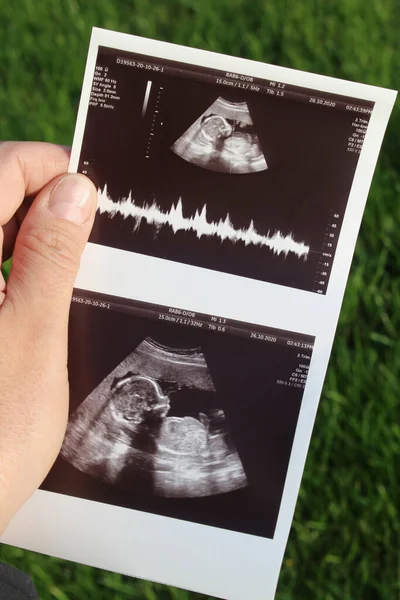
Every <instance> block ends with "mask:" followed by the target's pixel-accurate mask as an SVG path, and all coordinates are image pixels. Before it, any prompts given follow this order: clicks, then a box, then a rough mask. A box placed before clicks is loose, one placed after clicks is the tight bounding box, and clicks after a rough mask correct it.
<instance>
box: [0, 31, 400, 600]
mask: <svg viewBox="0 0 400 600" xmlns="http://www.w3.org/2000/svg"><path fill="white" fill-rule="evenodd" d="M395 97H396V93H395V92H393V91H392V90H386V89H383V88H376V87H372V86H368V85H363V84H358V83H354V82H349V81H343V80H339V79H334V78H330V77H326V76H323V75H317V74H312V73H306V72H300V71H295V70H291V69H288V68H283V67H278V66H273V65H268V64H263V63H257V62H254V61H249V60H244V59H240V58H235V57H229V56H223V55H219V54H215V53H211V52H205V51H202V50H197V49H194V48H183V47H180V46H177V45H173V44H167V43H165V42H158V41H155V40H149V39H144V38H137V37H135V36H130V35H127V34H119V33H115V32H110V31H105V30H100V29H94V30H93V33H92V39H91V43H90V47H89V53H88V59H87V64H86V72H85V76H84V83H83V88H82V96H81V101H80V106H79V112H78V118H77V124H76V130H75V136H74V142H73V146H72V151H71V161H70V168H69V171H70V172H80V173H83V174H85V175H87V176H88V177H89V178H90V179H92V181H93V182H94V183H95V185H96V187H97V190H98V206H97V212H96V218H95V223H94V227H93V231H92V233H91V236H90V239H89V243H88V244H87V245H86V248H85V250H84V253H83V255H82V260H81V267H80V270H79V273H78V276H77V279H76V281H75V289H74V294H73V298H72V304H71V312H70V327H69V354H68V372H69V383H70V408H69V415H68V425H67V428H66V435H65V439H64V443H63V445H62V448H61V451H60V455H59V457H58V458H57V460H56V462H55V464H54V466H53V468H52V470H51V471H50V473H49V474H48V476H47V478H46V479H45V481H44V482H43V485H42V487H41V489H40V490H38V492H37V493H36V494H34V496H33V497H32V498H31V500H30V501H29V502H28V503H27V504H26V505H25V506H24V507H23V509H22V510H21V511H20V512H19V513H18V515H17V517H16V518H15V519H14V521H13V522H12V523H11V525H10V527H9V528H8V530H7V531H6V533H5V535H4V538H3V540H4V541H5V543H10V544H13V545H19V546H22V547H24V548H28V549H31V550H35V551H39V552H43V553H45V554H50V555H55V556H59V557H61V558H66V559H68V560H74V561H78V562H81V563H83V564H87V565H92V566H95V567H98V568H101V569H107V570H109V571H116V572H119V573H122V574H124V575H129V576H133V577H141V578H144V579H149V580H153V581H157V582H160V583H166V584H169V585H173V586H176V587H180V588H184V589H188V590H192V591H195V592H199V593H201V594H205V595H206V597H209V598H227V599H229V600H247V599H248V598H249V599H251V600H273V598H274V596H275V591H276V587H277V584H278V577H279V572H280V567H281V564H282V560H283V557H284V552H285V548H286V544H287V540H288V536H289V533H290V527H291V523H292V519H293V515H294V511H295V506H296V500H297V496H298V493H299V488H300V484H301V478H302V473H303V469H304V465H305V462H306V458H307V452H308V448H309V444H310V440H311V434H312V429H313V425H314V421H315V418H316V413H317V408H318V403H319V399H320V396H321V392H322V388H323V384H324V378H325V373H326V370H327V367H328V362H329V358H330V353H331V349H332V344H333V340H334V336H335V329H336V325H337V322H338V318H339V314H340V308H341V303H342V299H343V295H344V291H345V287H346V282H347V277H348V273H349V270H350V266H351V261H352V256H353V253H354V248H355V244H356V240H357V235H358V231H359V227H360V225H361V220H362V214H363V210H364V206H365V202H366V200H367V196H368V191H369V186H370V184H371V180H372V176H373V172H374V168H375V165H376V162H377V160H378V155H379V149H380V146H381V143H382V140H383V136H384V132H385V128H386V125H387V122H388V119H389V116H390V113H391V110H392V107H393V104H394V101H395ZM367 283H368V282H367ZM331 401H332V400H331V398H330V397H329V395H326V396H325V397H324V402H331ZM311 443H312V442H311ZM326 477H330V473H327V474H326ZM310 501H311V502H312V499H310ZM311 508H312V507H311V506H310V509H311Z"/></svg>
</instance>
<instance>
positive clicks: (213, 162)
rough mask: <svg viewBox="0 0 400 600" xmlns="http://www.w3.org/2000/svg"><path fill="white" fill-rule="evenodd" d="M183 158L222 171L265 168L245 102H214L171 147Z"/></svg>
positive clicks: (245, 171)
mask: <svg viewBox="0 0 400 600" xmlns="http://www.w3.org/2000/svg"><path fill="white" fill-rule="evenodd" d="M171 150H172V151H173V152H175V153H176V154H177V155H178V156H180V157H181V158H183V159H184V160H186V161H188V162H191V163H193V164H195V165H197V166H199V167H203V168H205V169H210V170H211V171H220V172H222V173H236V174H243V173H253V172H256V171H264V170H265V169H267V163H266V160H265V157H264V154H263V152H262V150H261V145H260V140H259V138H258V135H257V134H256V132H255V130H254V125H253V121H252V119H251V116H250V113H249V109H248V106H247V103H246V102H229V101H228V100H225V99H224V98H221V97H219V98H217V100H216V101H215V102H213V104H212V105H211V106H210V107H209V108H208V109H207V110H206V111H205V112H204V113H203V114H202V115H201V116H200V117H199V118H198V119H197V120H196V121H195V122H194V123H193V125H191V126H190V127H189V129H188V130H187V131H186V132H185V133H184V134H183V135H182V136H181V137H180V138H179V139H178V140H177V141H176V142H175V143H174V144H173V145H172V146H171Z"/></svg>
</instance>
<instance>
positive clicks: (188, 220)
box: [98, 185, 310, 259]
mask: <svg viewBox="0 0 400 600" xmlns="http://www.w3.org/2000/svg"><path fill="white" fill-rule="evenodd" d="M98 211H99V212H100V214H108V215H109V216H110V217H111V218H113V217H114V216H116V215H117V214H119V215H120V216H121V217H122V218H124V219H127V218H132V219H133V220H134V221H136V224H135V226H134V231H137V230H138V229H139V227H140V224H141V222H142V220H143V219H144V220H145V221H146V222H147V223H148V225H152V226H154V227H155V229H156V231H157V232H159V231H160V229H161V228H162V227H164V226H169V227H171V228H172V231H173V232H174V234H176V233H177V232H178V231H192V232H193V233H194V234H195V235H196V236H197V238H198V239H201V238H202V237H214V236H215V237H219V238H220V240H221V242H224V241H225V240H229V241H230V242H232V243H233V244H235V243H237V242H243V243H244V244H245V246H249V245H254V246H259V247H266V248H268V249H269V250H271V251H272V252H273V253H274V254H276V255H278V256H279V255H280V254H283V255H284V256H285V257H286V256H287V255H288V254H289V253H293V254H295V255H296V256H297V257H298V258H304V259H306V258H307V256H308V253H309V252H310V246H308V245H307V244H306V243H305V242H298V241H296V240H295V239H294V238H293V235H292V234H291V233H290V234H287V235H284V234H283V233H281V232H280V231H274V232H273V233H272V234H271V233H270V231H268V233H267V234H266V235H262V234H260V233H258V231H257V230H256V228H255V225H254V221H253V220H251V222H250V224H249V226H248V227H247V228H244V229H241V228H235V226H234V225H233V223H232V221H231V218H230V215H229V213H228V214H227V215H226V217H225V219H220V220H219V221H209V220H208V219H207V204H204V205H203V208H202V209H201V210H196V212H195V214H194V215H193V216H190V217H185V216H184V214H183V204H182V199H181V198H179V200H178V202H177V203H176V204H172V205H171V207H170V209H169V210H168V211H165V212H164V211H163V210H162V208H161V207H160V206H158V204H157V203H156V201H155V200H154V201H153V202H152V203H151V204H149V203H145V204H143V205H142V206H139V205H137V204H135V201H134V199H133V198H132V194H131V193H130V194H129V196H128V197H127V198H122V199H121V200H117V201H115V200H113V199H112V198H111V197H110V196H109V194H108V191H107V185H106V186H104V188H103V189H102V190H101V189H99V191H98Z"/></svg>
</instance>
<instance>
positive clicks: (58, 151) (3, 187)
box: [0, 142, 70, 225]
mask: <svg viewBox="0 0 400 600" xmlns="http://www.w3.org/2000/svg"><path fill="white" fill-rule="evenodd" d="M69 154H70V151H69V149H68V148H66V147H65V146H56V145H54V144H47V143H45V142H1V143H0V225H4V224H5V223H7V222H8V221H9V220H10V219H11V217H12V216H13V215H14V213H15V212H16V211H17V209H18V208H19V206H20V205H21V203H22V202H23V200H24V198H25V196H33V195H36V194H37V193H38V192H39V190H41V189H42V188H43V187H44V186H45V185H46V184H47V183H48V182H49V181H51V180H52V179H54V178H55V177H57V176H58V175H61V174H62V173H66V172H67V170H68V161H69Z"/></svg>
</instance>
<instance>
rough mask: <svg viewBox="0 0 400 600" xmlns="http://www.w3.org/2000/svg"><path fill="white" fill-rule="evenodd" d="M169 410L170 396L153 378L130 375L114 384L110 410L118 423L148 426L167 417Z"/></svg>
mask: <svg viewBox="0 0 400 600" xmlns="http://www.w3.org/2000/svg"><path fill="white" fill-rule="evenodd" d="M169 408H170V402H169V398H168V396H164V395H163V393H162V390H161V388H160V386H159V385H158V383H157V381H155V380H154V379H152V378H151V377H146V376H142V375H130V374H128V375H126V376H125V377H122V378H119V379H116V380H115V381H114V382H113V385H112V387H111V403H110V409H111V412H112V413H113V416H114V417H115V418H116V419H117V420H118V421H123V422H125V423H126V424H132V425H142V424H146V423H148V422H150V421H153V420H158V419H163V418H164V417H166V415H167V414H168V411H169Z"/></svg>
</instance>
